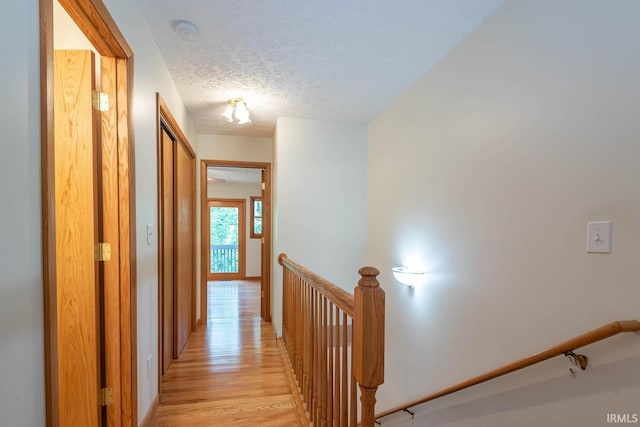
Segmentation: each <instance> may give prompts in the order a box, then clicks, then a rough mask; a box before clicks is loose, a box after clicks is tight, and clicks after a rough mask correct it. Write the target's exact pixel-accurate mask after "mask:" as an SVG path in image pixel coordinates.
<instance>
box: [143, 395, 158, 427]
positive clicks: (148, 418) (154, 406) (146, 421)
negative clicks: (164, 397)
mask: <svg viewBox="0 0 640 427" xmlns="http://www.w3.org/2000/svg"><path fill="white" fill-rule="evenodd" d="M158 406H160V395H159V394H156V397H155V398H154V399H153V402H151V407H150V408H149V410H148V411H147V415H145V416H144V418H143V419H142V422H141V423H140V427H149V426H150V425H151V420H153V416H154V415H155V414H156V411H157V410H158Z"/></svg>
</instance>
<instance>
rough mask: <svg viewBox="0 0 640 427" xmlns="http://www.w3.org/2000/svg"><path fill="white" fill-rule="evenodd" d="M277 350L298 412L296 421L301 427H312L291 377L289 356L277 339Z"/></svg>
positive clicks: (296, 385) (296, 386)
mask: <svg viewBox="0 0 640 427" xmlns="http://www.w3.org/2000/svg"><path fill="white" fill-rule="evenodd" d="M277 346H278V350H280V358H281V359H282V363H283V364H284V370H285V373H286V376H287V380H288V382H289V389H290V390H291V394H292V395H293V400H294V402H295V404H296V411H297V412H298V419H299V420H300V423H301V424H302V425H303V427H310V426H311V425H312V423H311V421H310V420H309V414H308V413H307V410H306V407H305V405H304V402H303V401H302V396H301V395H300V389H299V388H298V382H297V381H296V378H295V376H294V375H293V368H292V366H291V362H290V360H289V356H288V354H287V351H286V350H285V349H284V343H283V342H282V339H281V338H278V339H277Z"/></svg>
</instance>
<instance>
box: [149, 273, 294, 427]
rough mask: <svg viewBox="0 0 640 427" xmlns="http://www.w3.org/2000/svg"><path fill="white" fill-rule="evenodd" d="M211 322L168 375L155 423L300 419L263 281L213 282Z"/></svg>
mask: <svg viewBox="0 0 640 427" xmlns="http://www.w3.org/2000/svg"><path fill="white" fill-rule="evenodd" d="M208 286H209V288H208V294H209V295H208V296H209V301H208V324H207V327H206V328H204V327H202V328H200V329H199V330H198V331H197V332H194V333H192V335H191V337H190V338H189V341H188V342H187V345H186V347H185V350H184V352H183V354H182V356H181V357H180V359H179V360H174V361H173V363H172V364H171V367H170V368H169V370H168V371H167V374H166V375H165V376H164V378H163V379H162V382H161V388H162V393H161V402H160V406H159V407H158V410H157V411H156V413H155V415H154V417H153V419H152V422H151V426H155V427H165V426H184V427H187V426H189V427H193V426H240V427H241V426H300V425H301V423H300V421H299V418H298V415H297V414H298V413H297V409H296V405H295V401H294V397H293V395H292V393H291V388H290V386H289V382H288V379H287V376H286V373H285V370H284V365H283V361H282V358H281V356H280V353H279V350H278V347H277V344H276V340H275V335H274V331H273V328H272V325H271V324H270V323H265V322H262V321H261V319H260V285H259V283H258V282H254V281H224V282H209V285H208Z"/></svg>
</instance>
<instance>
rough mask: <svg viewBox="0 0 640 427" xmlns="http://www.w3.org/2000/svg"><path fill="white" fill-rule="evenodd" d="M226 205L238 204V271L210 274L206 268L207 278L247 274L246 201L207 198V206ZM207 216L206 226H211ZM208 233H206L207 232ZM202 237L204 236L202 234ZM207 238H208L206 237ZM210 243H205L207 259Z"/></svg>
mask: <svg viewBox="0 0 640 427" xmlns="http://www.w3.org/2000/svg"><path fill="white" fill-rule="evenodd" d="M213 204H219V205H223V206H224V205H228V206H239V208H238V211H239V212H238V251H240V259H239V260H238V272H237V273H215V274H211V273H210V271H209V269H207V280H243V279H245V278H246V276H247V230H246V228H247V201H246V199H225V198H217V197H213V198H209V199H208V200H207V208H208V207H209V206H210V205H213ZM206 218H207V228H206V230H207V231H209V227H211V224H210V221H209V216H208V215H207V216H206ZM207 235H208V234H207ZM203 237H204V236H203ZM207 240H208V239H207ZM210 250H211V245H207V259H209V257H211V254H210V253H209V251H210Z"/></svg>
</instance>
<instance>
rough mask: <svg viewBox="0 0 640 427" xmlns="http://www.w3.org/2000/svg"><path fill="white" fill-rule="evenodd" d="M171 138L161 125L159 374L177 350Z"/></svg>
mask: <svg viewBox="0 0 640 427" xmlns="http://www.w3.org/2000/svg"><path fill="white" fill-rule="evenodd" d="M173 145H174V142H173V138H172V137H171V135H169V133H167V131H166V130H165V129H164V128H162V129H161V159H162V161H161V165H162V171H161V176H162V179H161V185H162V189H161V192H162V225H161V227H162V248H161V250H162V260H163V262H162V271H161V274H162V279H161V293H162V295H161V299H162V306H161V310H162V323H161V326H162V334H161V335H162V374H163V375H164V374H165V373H166V372H167V369H169V365H171V362H172V361H173V358H174V357H175V356H177V354H178V351H177V350H178V343H177V340H176V339H175V333H174V331H175V329H174V327H175V321H176V319H175V317H174V311H175V308H174V293H175V290H174V275H173V273H174V264H175V261H174V256H173V246H174V241H173V240H174V239H173V222H174V221H173Z"/></svg>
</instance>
